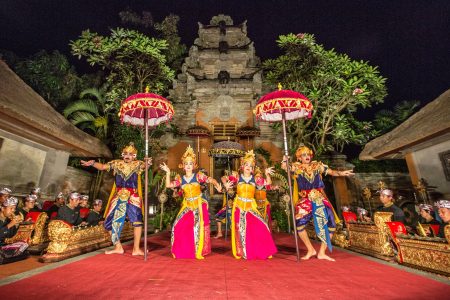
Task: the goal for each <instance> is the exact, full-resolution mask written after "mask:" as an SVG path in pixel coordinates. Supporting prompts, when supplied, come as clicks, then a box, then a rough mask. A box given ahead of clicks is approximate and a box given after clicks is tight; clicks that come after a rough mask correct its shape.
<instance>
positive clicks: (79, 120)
mask: <svg viewBox="0 0 450 300" xmlns="http://www.w3.org/2000/svg"><path fill="white" fill-rule="evenodd" d="M112 110H113V103H111V102H108V101H107V99H106V96H105V88H102V89H96V88H90V89H86V90H84V91H82V92H81V94H80V100H78V101H75V102H72V103H71V104H69V105H68V106H67V107H66V108H65V109H64V111H63V115H64V116H65V117H66V118H67V119H68V120H69V121H70V122H71V123H72V124H73V125H75V126H78V127H80V128H81V129H82V130H85V131H88V132H91V133H93V134H94V135H95V136H96V137H97V138H99V139H101V140H102V141H106V139H107V137H108V128H109V123H110V119H111V117H112Z"/></svg>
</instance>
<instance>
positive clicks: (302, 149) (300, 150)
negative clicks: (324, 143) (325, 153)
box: [295, 146, 314, 159]
mask: <svg viewBox="0 0 450 300" xmlns="http://www.w3.org/2000/svg"><path fill="white" fill-rule="evenodd" d="M304 153H306V154H308V155H310V156H311V157H313V156H314V152H313V151H312V150H311V149H309V148H308V147H306V146H300V147H299V148H298V149H297V151H295V157H297V159H300V158H301V157H302V154H304Z"/></svg>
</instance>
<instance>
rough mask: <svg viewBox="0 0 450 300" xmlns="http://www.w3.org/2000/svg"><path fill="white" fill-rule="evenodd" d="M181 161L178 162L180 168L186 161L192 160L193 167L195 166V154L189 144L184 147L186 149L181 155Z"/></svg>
mask: <svg viewBox="0 0 450 300" xmlns="http://www.w3.org/2000/svg"><path fill="white" fill-rule="evenodd" d="M181 161H182V162H183V163H182V164H180V168H183V164H184V163H185V162H188V161H192V162H194V168H195V167H196V166H197V156H196V155H195V153H194V149H192V147H191V146H190V145H189V146H188V147H187V148H186V151H185V152H184V154H183V156H182V157H181Z"/></svg>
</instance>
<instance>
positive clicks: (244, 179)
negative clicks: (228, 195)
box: [231, 150, 277, 259]
mask: <svg viewBox="0 0 450 300" xmlns="http://www.w3.org/2000/svg"><path fill="white" fill-rule="evenodd" d="M254 168H255V154H254V153H253V150H250V151H248V152H247V153H246V154H245V156H244V157H243V158H241V171H242V173H241V174H240V176H239V179H238V183H237V196H236V199H235V201H234V203H233V210H232V214H231V244H232V250H233V255H234V257H235V258H237V259H240V258H242V257H243V258H245V259H266V258H271V257H272V255H273V254H274V253H276V252H277V248H276V247H275V243H274V242H273V239H272V235H271V234H270V230H269V227H268V226H267V223H266V222H265V221H264V218H263V217H262V216H261V214H260V213H259V211H258V208H257V205H256V201H255V191H256V183H255V177H254V176H253V174H252V173H253V171H254ZM265 173H266V180H267V182H269V181H270V177H269V176H270V174H272V173H273V169H272V168H267V169H266V171H265Z"/></svg>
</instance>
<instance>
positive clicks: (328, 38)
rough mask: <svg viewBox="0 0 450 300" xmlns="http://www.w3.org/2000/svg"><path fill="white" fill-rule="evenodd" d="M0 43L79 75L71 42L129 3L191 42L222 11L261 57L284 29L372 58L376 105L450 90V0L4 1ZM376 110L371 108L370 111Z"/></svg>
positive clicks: (111, 20)
mask: <svg viewBox="0 0 450 300" xmlns="http://www.w3.org/2000/svg"><path fill="white" fill-rule="evenodd" d="M0 4H1V5H0V48H3V49H7V50H11V51H13V52H15V53H16V54H18V55H20V56H28V55H31V54H33V53H36V52H37V51H39V50H40V49H46V50H50V51H51V50H55V49H57V50H60V51H61V52H62V53H64V54H66V55H67V56H69V58H70V60H71V62H72V63H73V64H75V66H76V68H77V70H78V71H79V73H84V72H90V69H89V67H88V66H87V65H86V64H85V63H84V62H82V61H79V60H76V59H75V58H74V57H72V56H71V55H70V49H69V46H68V43H69V41H70V40H73V39H76V38H77V37H78V36H79V35H80V34H81V31H82V30H85V29H88V28H89V29H90V30H91V31H96V32H99V33H102V34H108V30H109V28H114V27H117V26H120V20H119V16H118V13H119V12H120V11H122V10H124V9H126V8H127V7H129V8H131V9H132V10H134V11H136V12H141V11H142V10H146V11H150V12H151V13H152V14H153V18H154V20H155V21H156V22H160V21H161V20H162V19H163V18H164V17H165V16H166V15H168V14H170V13H174V14H177V15H179V16H180V18H181V20H180V26H179V29H180V36H181V37H182V42H183V43H185V44H186V45H187V46H188V47H190V46H191V45H192V43H193V41H194V39H195V37H196V36H197V30H198V25H197V22H201V23H203V24H209V20H210V19H211V17H212V16H214V15H217V14H219V13H224V14H228V15H230V16H231V17H232V18H233V20H234V22H235V24H239V23H241V22H242V21H244V20H248V22H247V26H248V34H249V37H250V39H252V40H253V41H254V43H255V47H256V53H257V55H258V56H260V57H261V58H262V59H266V58H271V57H275V56H277V55H278V54H279V51H278V48H277V46H276V43H275V40H276V38H277V37H278V36H279V35H280V34H287V33H290V32H293V33H300V32H308V33H313V34H315V35H316V39H317V42H318V43H320V44H323V45H324V46H325V47H326V48H327V49H330V48H335V49H336V50H337V51H338V52H344V53H347V54H348V55H349V56H350V57H351V58H353V59H358V60H359V59H361V60H368V61H370V63H371V64H372V65H377V66H379V68H380V71H381V74H382V75H383V76H384V77H387V78H388V82H387V86H388V93H389V96H388V97H387V98H386V101H385V103H384V104H383V105H380V106H378V107H376V108H375V109H374V110H379V109H381V108H389V107H390V106H392V105H393V104H395V102H399V101H402V100H420V101H421V103H422V105H424V104H426V103H427V102H430V101H432V100H433V99H435V98H436V97H437V96H439V95H440V94H441V93H443V92H444V91H446V90H447V89H448V88H450V1H449V0H436V1H431V0H428V1H419V0H402V1H399V0H395V1H386V0H385V1H381V0H379V1H345V0H340V1H318V0H309V1H286V0H284V1H283V0H281V1H272V0H259V1H258V0H251V1H250V0H247V1H245V0H241V1H237V0H236V1H235V0H232V1H231V0H230V1H217V0H202V1H189V0H184V1H182V0H179V1H175V0H160V1H150V0H147V1H144V0H142V1H125V0H109V1H103V0H102V1H96V0H90V1H86V0H77V1H72V0H70V1H69V0H60V1H56V0H55V1H48V0H47V1H46V0H40V1H39V0H33V1H32V0H29V1H24V0H11V1H5V0H0ZM374 110H368V111H367V112H366V113H365V114H366V116H369V115H371V114H372V113H373V111H374ZM363 117H364V116H363Z"/></svg>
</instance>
